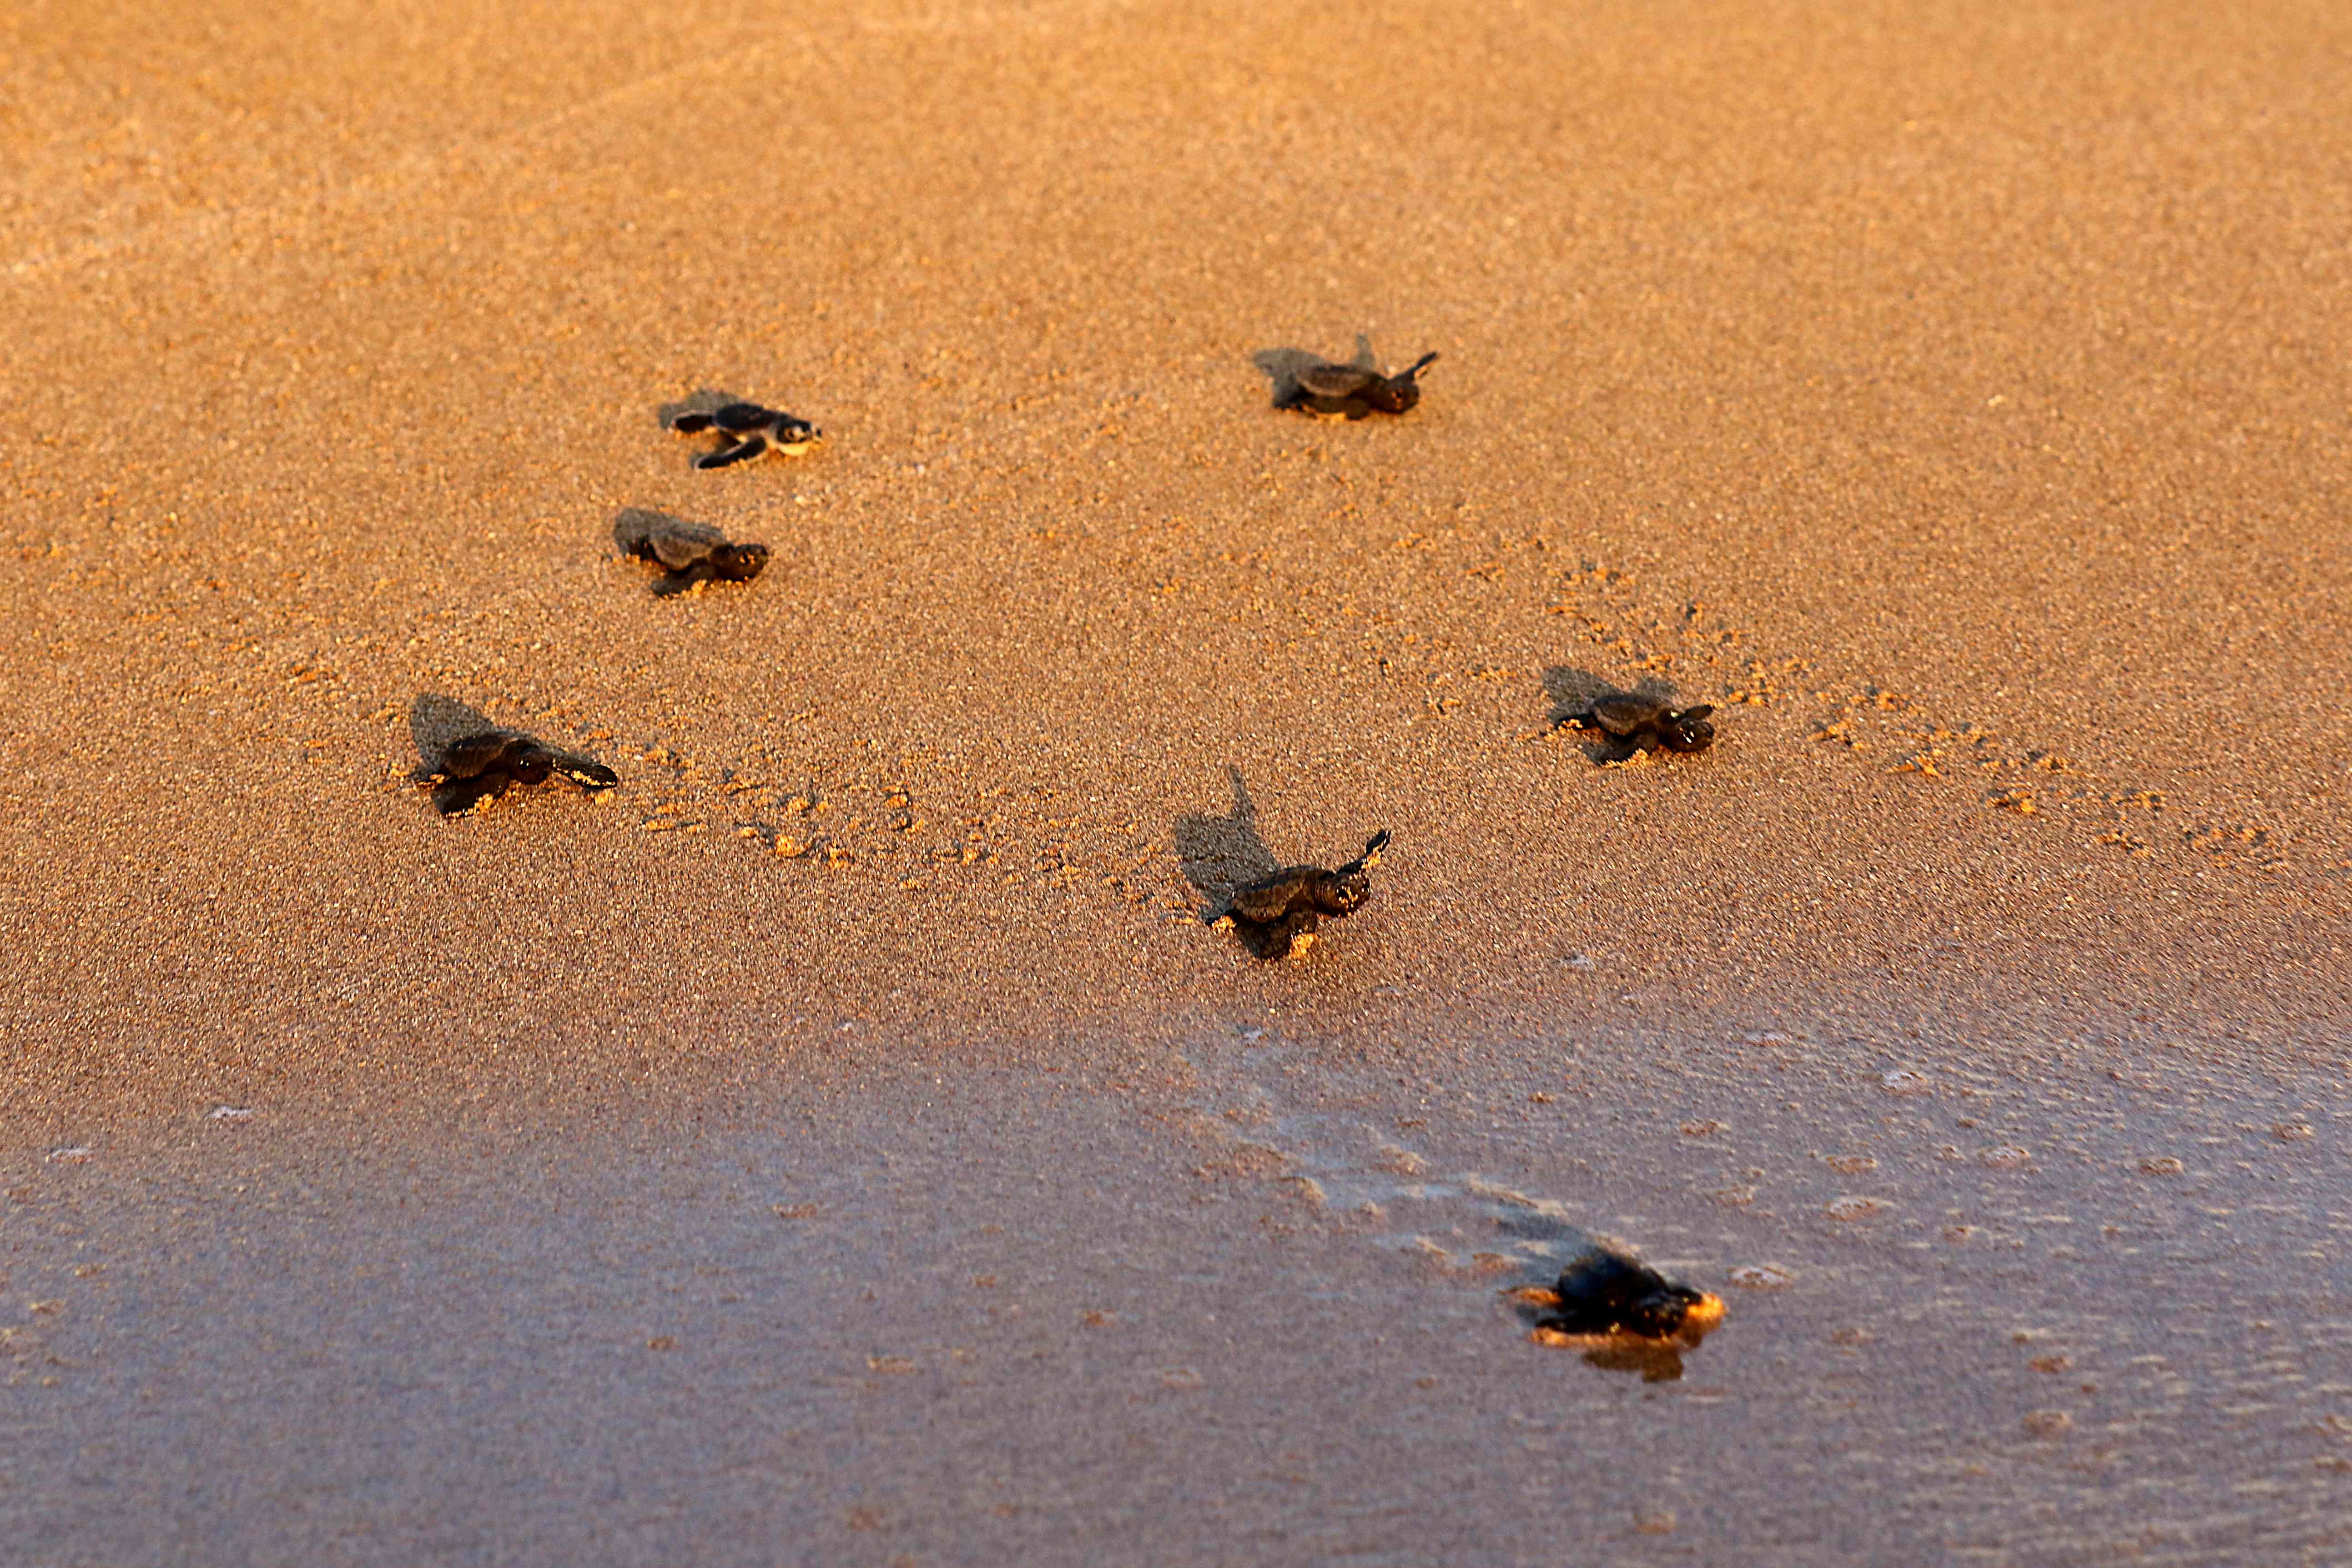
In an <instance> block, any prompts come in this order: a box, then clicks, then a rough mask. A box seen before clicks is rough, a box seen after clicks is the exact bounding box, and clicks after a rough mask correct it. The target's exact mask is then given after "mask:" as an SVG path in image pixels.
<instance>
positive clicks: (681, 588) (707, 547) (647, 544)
mask: <svg viewBox="0 0 2352 1568" xmlns="http://www.w3.org/2000/svg"><path fill="white" fill-rule="evenodd" d="M613 542H614V544H615V545H617V546H618V547H619V548H620V552H621V553H622V554H624V555H628V556H634V557H635V558H636V559H637V560H640V561H650V562H652V563H654V564H655V565H656V566H659V567H661V568H662V574H661V575H660V576H658V577H656V578H655V579H654V592H655V593H656V594H658V595H662V596H663V597H665V598H666V597H667V596H669V595H672V594H683V593H686V592H687V591H688V590H689V589H692V588H696V587H698V586H700V585H701V584H705V583H748V582H750V581H751V579H752V578H754V577H757V576H758V575H759V574H761V571H762V570H763V569H764V568H765V567H766V566H767V564H768V547H767V546H766V545H764V544H731V543H730V542H728V539H727V536H726V535H725V534H724V533H721V532H720V531H719V530H717V529H715V528H713V527H711V526H710V525H709V523H707V522H688V521H684V520H683V519H680V518H675V517H665V516H664V515H663V514H661V513H660V512H657V511H640V510H635V509H632V510H627V511H625V512H623V513H621V515H620V516H618V517H616V518H614V520H613Z"/></svg>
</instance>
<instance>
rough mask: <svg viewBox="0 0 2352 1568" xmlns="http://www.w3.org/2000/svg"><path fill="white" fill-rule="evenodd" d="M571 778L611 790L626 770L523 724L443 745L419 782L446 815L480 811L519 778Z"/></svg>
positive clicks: (534, 780)
mask: <svg viewBox="0 0 2352 1568" xmlns="http://www.w3.org/2000/svg"><path fill="white" fill-rule="evenodd" d="M553 776H561V777H562V778H566V779H569V780H571V781H572V783H573V784H578V785H579V786H580V787H581V788H582V789H584V790H607V789H611V788H612V787H613V786H614V784H619V783H620V782H621V775H620V774H618V773H614V771H613V770H612V769H610V768H608V767H606V766H605V765H604V763H600V762H598V761H596V760H595V759H594V758H593V757H583V756H582V755H581V754H580V753H579V752H567V751H563V750H562V749H561V748H559V747H555V746H551V745H549V744H547V743H546V742H543V741H541V740H540V739H538V738H537V737H536V736H532V735H526V734H524V733H522V732H521V731H519V730H478V731H474V732H473V733H472V734H469V735H460V736H459V737H458V738H457V739H456V740H454V741H452V742H449V743H448V744H447V745H446V746H444V747H443V748H442V749H441V759H440V761H439V762H437V763H435V764H434V767H433V771H432V772H431V773H427V774H425V776H424V777H423V778H421V779H419V780H418V781H417V782H418V783H420V784H428V785H430V786H431V787H432V790H433V804H434V805H436V806H437V807H439V808H440V812H441V815H442V816H465V815H467V813H469V812H474V811H478V810H480V809H481V808H482V807H483V806H484V805H487V804H488V803H489V802H491V801H494V800H496V799H498V798H499V796H500V795H504V794H506V792H507V790H508V788H509V786H510V785H514V784H545V783H546V782H547V781H548V779H549V778H550V777H553Z"/></svg>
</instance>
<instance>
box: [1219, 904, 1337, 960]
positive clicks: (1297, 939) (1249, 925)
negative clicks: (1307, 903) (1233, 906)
mask: <svg viewBox="0 0 2352 1568" xmlns="http://www.w3.org/2000/svg"><path fill="white" fill-rule="evenodd" d="M1320 923H1321V917H1319V916H1318V915H1317V914H1316V912H1315V911H1314V910H1293V911H1291V912H1290V913H1289V914H1286V915H1284V916H1283V917H1282V918H1281V919H1280V920H1274V921H1250V920H1236V921H1234V935H1236V936H1238V937H1240V938H1241V940H1242V945H1243V946H1244V947H1245V948H1247V949H1249V953H1250V956H1251V957H1252V958H1255V959H1256V960H1258V962H1260V963H1275V962H1276V961H1278V960H1281V959H1285V958H1288V957H1289V956H1290V953H1291V950H1292V949H1293V948H1295V947H1297V946H1298V945H1299V944H1300V943H1301V942H1307V941H1312V940H1313V939H1314V935H1315V928H1316V927H1317V926H1318V925H1319V924H1320Z"/></svg>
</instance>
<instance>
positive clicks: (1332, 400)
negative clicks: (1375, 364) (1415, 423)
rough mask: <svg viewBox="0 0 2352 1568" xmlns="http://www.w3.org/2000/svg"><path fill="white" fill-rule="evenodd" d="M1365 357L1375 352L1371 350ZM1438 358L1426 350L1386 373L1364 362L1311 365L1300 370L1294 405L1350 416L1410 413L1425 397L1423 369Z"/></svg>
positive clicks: (1320, 412)
mask: <svg viewBox="0 0 2352 1568" xmlns="http://www.w3.org/2000/svg"><path fill="white" fill-rule="evenodd" d="M1363 357H1364V358H1366V359H1370V357H1371V355H1370V352H1369V351H1367V352H1366V353H1365V354H1364V356H1363ZM1436 358H1437V356H1436V355H1435V354H1434V353H1425V354H1423V355H1422V356H1421V357H1420V358H1419V359H1417V360H1415V361H1413V362H1412V365H1411V366H1410V367H1409V368H1407V369H1404V370H1401V371H1399V372H1397V374H1394V375H1382V374H1381V373H1380V372H1379V371H1377V370H1374V369H1373V368H1372V367H1371V366H1370V365H1369V364H1362V363H1358V364H1316V365H1308V366H1307V367H1306V368H1305V369H1303V370H1301V371H1299V373H1298V395H1297V397H1295V398H1294V399H1293V400H1292V403H1291V406H1292V407H1294V408H1301V409H1304V410H1306V411H1307V413H1309V414H1322V415H1335V416H1340V417H1343V418H1348V419H1361V418H1363V417H1364V416H1366V415H1368V414H1405V413H1409V412H1411V411H1412V406H1413V405H1415V404H1417V403H1419V402H1420V401H1421V382H1420V380H1419V377H1420V375H1421V373H1422V372H1423V371H1424V370H1426V369H1428V368H1429V365H1430V363H1431V362H1432V361H1433V360H1434V359H1436Z"/></svg>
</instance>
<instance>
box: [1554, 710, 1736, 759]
mask: <svg viewBox="0 0 2352 1568" xmlns="http://www.w3.org/2000/svg"><path fill="white" fill-rule="evenodd" d="M1714 711H1715V705H1714V704H1713V703H1710V702H1702V703H1700V704H1699V705H1698V706H1697V707H1696V708H1673V707H1669V706H1667V704H1666V703H1665V702H1664V701H1663V700H1660V699H1658V698H1655V697H1603V698H1601V699H1600V700H1597V701H1595V702H1594V703H1593V704H1592V706H1591V708H1589V709H1587V710H1585V711H1583V712H1581V713H1571V714H1570V715H1569V716H1568V717H1567V718H1565V719H1562V720H1561V721H1560V722H1561V723H1562V724H1563V725H1566V726H1567V727H1568V728H1570V729H1571V730H1599V731H1601V732H1602V733H1604V734H1607V735H1612V736H1614V737H1615V738H1616V739H1618V740H1620V741H1625V742H1631V743H1632V744H1633V745H1634V746H1636V747H1638V748H1640V749H1642V750H1643V751H1647V750H1649V749H1650V748H1651V747H1654V746H1663V747H1664V748H1665V749H1666V750H1667V751H1669V752H1704V751H1706V749H1707V747H1709V746H1711V745H1713V744H1714V743H1715V726H1714V725H1713V724H1710V723H1708V722H1707V719H1706V716H1707V715H1708V714H1710V713H1712V712H1714Z"/></svg>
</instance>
